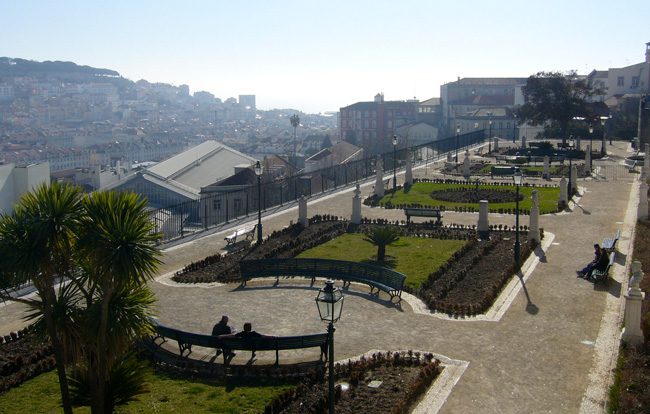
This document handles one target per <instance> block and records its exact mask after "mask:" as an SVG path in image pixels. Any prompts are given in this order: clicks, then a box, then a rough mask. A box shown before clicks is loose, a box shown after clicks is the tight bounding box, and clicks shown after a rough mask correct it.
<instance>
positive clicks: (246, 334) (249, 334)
mask: <svg viewBox="0 0 650 414" xmlns="http://www.w3.org/2000/svg"><path fill="white" fill-rule="evenodd" d="M235 336H236V337H238V338H270V336H268V335H262V334H261V333H259V332H255V331H254V330H253V324H251V323H250V322H246V323H244V330H243V331H241V332H237V333H236V334H235ZM254 358H255V351H253V353H252V354H251V359H254Z"/></svg>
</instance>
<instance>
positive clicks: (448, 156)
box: [447, 152, 454, 162]
mask: <svg viewBox="0 0 650 414" xmlns="http://www.w3.org/2000/svg"><path fill="white" fill-rule="evenodd" d="M447 162H454V156H453V155H451V152H448V153H447Z"/></svg>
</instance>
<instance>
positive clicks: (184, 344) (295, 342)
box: [153, 322, 329, 365]
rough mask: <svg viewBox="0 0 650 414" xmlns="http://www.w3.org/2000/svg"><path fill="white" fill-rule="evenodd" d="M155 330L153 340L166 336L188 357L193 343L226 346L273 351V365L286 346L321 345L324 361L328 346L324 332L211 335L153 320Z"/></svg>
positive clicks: (226, 360) (210, 346)
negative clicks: (288, 334)
mask: <svg viewBox="0 0 650 414" xmlns="http://www.w3.org/2000/svg"><path fill="white" fill-rule="evenodd" d="M154 328H155V334H154V336H153V341H154V342H155V341H156V340H157V339H159V338H160V339H162V342H161V343H160V345H162V344H163V343H164V342H166V341H167V340H168V339H171V340H174V341H176V342H177V343H178V349H179V353H180V356H182V357H188V356H189V355H190V354H191V353H192V346H202V347H204V348H214V349H227V350H230V351H235V350H242V351H252V352H255V351H275V365H278V364H279V362H280V361H279V360H280V358H279V357H280V355H279V351H281V350H289V349H307V348H320V351H321V352H320V359H319V360H320V361H321V362H322V361H327V346H328V343H329V336H328V334H327V332H325V333H318V334H309V335H298V336H264V337H261V338H239V337H236V336H221V337H219V336H212V335H206V334H199V333H194V332H186V331H182V330H180V329H175V328H171V327H169V326H165V325H161V324H159V323H155V322H154ZM226 354H227V353H226V352H224V353H223V359H224V365H228V363H229V362H230V359H228V358H227V356H226Z"/></svg>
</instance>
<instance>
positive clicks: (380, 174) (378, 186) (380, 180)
mask: <svg viewBox="0 0 650 414" xmlns="http://www.w3.org/2000/svg"><path fill="white" fill-rule="evenodd" d="M375 170H376V171H377V178H376V179H375V195H376V196H377V197H379V198H381V197H383V196H384V167H383V164H382V161H381V155H379V156H377V162H376V163H375Z"/></svg>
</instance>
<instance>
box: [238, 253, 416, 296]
mask: <svg viewBox="0 0 650 414" xmlns="http://www.w3.org/2000/svg"><path fill="white" fill-rule="evenodd" d="M239 270H240V272H241V285H242V286H246V282H248V281H249V280H251V279H254V278H260V277H275V278H276V283H279V281H280V276H302V277H308V278H311V282H312V284H313V283H314V279H315V278H316V277H326V278H329V279H337V280H342V281H343V283H344V286H346V285H347V286H349V285H350V283H351V282H357V283H363V284H366V285H368V286H370V293H371V294H374V293H375V289H377V293H379V291H380V290H381V291H384V292H386V293H388V294H389V295H390V300H391V302H393V300H394V299H395V298H398V301H397V303H399V302H400V301H401V300H402V289H403V288H404V280H405V279H406V276H404V275H403V274H401V273H399V272H396V271H394V270H391V269H387V268H385V267H381V266H374V265H368V264H365V263H357V262H348V261H344V260H330V259H263V260H242V261H241V262H239Z"/></svg>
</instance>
